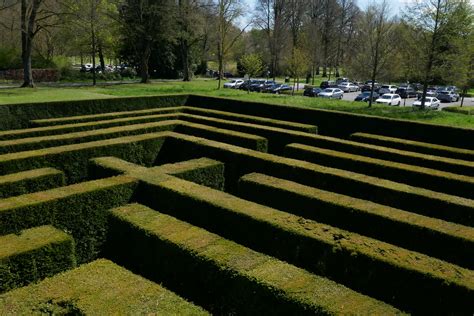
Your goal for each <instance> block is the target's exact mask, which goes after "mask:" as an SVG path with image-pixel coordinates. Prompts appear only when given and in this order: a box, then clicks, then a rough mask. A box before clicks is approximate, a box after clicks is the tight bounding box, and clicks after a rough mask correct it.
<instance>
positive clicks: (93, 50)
mask: <svg viewBox="0 0 474 316" xmlns="http://www.w3.org/2000/svg"><path fill="white" fill-rule="evenodd" d="M91 38H92V54H91V57H92V85H94V86H95V85H96V84H97V71H96V66H95V52H96V49H97V48H96V38H95V29H94V24H93V23H91Z"/></svg>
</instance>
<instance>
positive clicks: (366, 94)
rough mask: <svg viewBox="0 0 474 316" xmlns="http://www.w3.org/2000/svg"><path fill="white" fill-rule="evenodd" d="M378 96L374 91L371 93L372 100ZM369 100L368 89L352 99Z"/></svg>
mask: <svg viewBox="0 0 474 316" xmlns="http://www.w3.org/2000/svg"><path fill="white" fill-rule="evenodd" d="M378 97H379V94H378V93H377V92H374V94H373V95H372V101H375V100H377V99H378ZM369 100H370V91H364V92H362V93H361V94H359V95H358V96H357V97H356V98H355V99H354V101H364V102H368V101H369Z"/></svg>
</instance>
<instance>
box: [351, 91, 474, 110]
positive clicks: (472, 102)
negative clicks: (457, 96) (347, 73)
mask: <svg viewBox="0 0 474 316" xmlns="http://www.w3.org/2000/svg"><path fill="white" fill-rule="evenodd" d="M359 93H360V92H350V93H344V97H343V100H347V101H354V99H355V97H356V96H357V95H358V94H359ZM415 100H416V98H410V99H406V100H404V99H402V104H401V105H400V106H412V105H413V102H415ZM403 101H405V104H404V102H403ZM454 105H461V100H459V101H458V102H452V103H441V106H440V107H439V109H442V108H444V107H446V106H454ZM464 106H474V98H464Z"/></svg>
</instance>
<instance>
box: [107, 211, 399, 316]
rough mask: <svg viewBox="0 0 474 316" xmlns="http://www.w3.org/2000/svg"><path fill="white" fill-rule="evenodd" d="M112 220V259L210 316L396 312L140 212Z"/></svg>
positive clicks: (210, 236) (195, 230)
mask: <svg viewBox="0 0 474 316" xmlns="http://www.w3.org/2000/svg"><path fill="white" fill-rule="evenodd" d="M111 213H112V219H111V230H110V247H113V248H111V249H109V252H110V253H111V256H112V258H113V260H117V261H118V262H121V263H123V264H124V265H125V266H127V267H130V268H131V269H132V270H134V271H135V270H136V271H137V272H138V273H140V274H143V275H145V276H146V277H147V278H150V279H152V280H155V281H157V282H163V283H164V284H165V285H166V286H168V287H169V288H171V289H173V290H174V291H176V292H178V293H183V295H184V296H186V297H189V298H191V299H192V300H193V301H195V302H198V303H199V304H200V305H202V306H204V307H206V308H207V309H209V310H210V311H211V312H213V313H215V314H230V313H231V314H272V315H274V314H277V315H294V314H298V315H309V314H325V315H329V314H354V315H355V314H380V315H382V314H383V315H389V314H397V313H399V311H397V310H396V309H394V308H393V307H391V306H389V305H386V304H384V303H382V302H378V301H376V300H374V299H372V298H369V297H367V296H364V295H361V294H359V293H356V292H354V291H352V290H350V289H348V288H346V287H344V286H341V285H339V284H337V283H335V282H332V281H330V280H328V279H325V278H322V277H319V276H316V275H312V274H310V273H308V272H306V271H305V270H303V269H299V268H296V267H294V266H292V265H289V264H287V263H284V262H282V261H279V260H277V259H274V258H271V257H268V256H265V255H263V254H260V253H258V252H255V251H253V250H250V249H248V248H246V247H243V246H241V245H239V244H236V243H234V242H232V241H229V240H226V239H224V238H222V237H219V236H217V235H215V234H212V233H209V232H207V231H205V230H203V229H200V228H197V227H195V226H192V225H190V224H187V223H185V222H182V221H179V220H177V219H175V218H173V217H171V216H168V215H165V214H161V213H159V212H157V211H155V210H152V209H149V208H147V207H144V206H142V205H138V204H134V205H127V206H124V207H120V208H117V209H114V210H112V212H111ZM132 258H133V259H132Z"/></svg>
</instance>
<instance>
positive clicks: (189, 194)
mask: <svg viewBox="0 0 474 316" xmlns="http://www.w3.org/2000/svg"><path fill="white" fill-rule="evenodd" d="M0 113H3V114H4V115H3V117H0V125H1V126H0V314H1V315H19V314H21V315H26V314H49V315H51V314H53V315H56V314H61V315H62V314H73V315H87V314H165V315H167V314H175V315H195V314H196V315H201V314H202V315H204V314H216V315H221V314H255V315H258V314H265V315H266V314H278V315H300V314H301V315H303V314H358V315H369V314H370V315H391V314H428V313H431V314H466V315H472V314H473V313H474V141H473V140H474V130H469V129H457V128H452V127H442V126H434V125H429V124H420V123H411V122H407V121H396V120H390V119H388V120H384V119H380V118H373V117H368V116H360V115H351V114H343V113H338V112H331V111H322V110H312V109H306V108H292V107H284V106H275V105H267V104H254V103H243V102H238V101H232V100H227V99H216V98H206V97H201V96H166V97H162V98H157V97H151V98H129V99H127V98H124V99H116V100H96V101H80V102H71V103H47V104H38V105H31V104H23V105H16V106H15V105H12V106H0ZM469 138H470V139H469Z"/></svg>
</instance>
